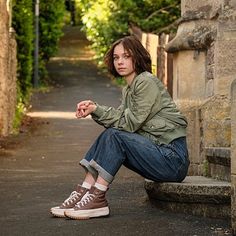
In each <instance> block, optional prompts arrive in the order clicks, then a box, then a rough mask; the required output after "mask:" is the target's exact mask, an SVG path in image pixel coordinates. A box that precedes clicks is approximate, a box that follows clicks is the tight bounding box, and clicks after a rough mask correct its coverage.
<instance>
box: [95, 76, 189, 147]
mask: <svg viewBox="0 0 236 236" xmlns="http://www.w3.org/2000/svg"><path fill="white" fill-rule="evenodd" d="M96 105H97V108H96V110H95V111H94V112H93V113H92V114H91V115H92V118H93V119H94V120H95V121H96V122H97V123H98V124H100V125H103V126H104V127H106V128H109V127H113V128H116V129H119V130H124V131H128V132H133V133H138V134H140V135H142V136H144V137H146V138H148V139H150V140H151V141H153V142H154V143H156V144H168V143H170V142H171V141H172V140H174V139H176V138H179V137H184V136H186V127H187V120H186V118H185V117H184V116H183V115H182V114H181V113H180V111H179V110H178V108H177V106H176V104H175V103H174V101H173V99H172V98H171V96H170V95H169V93H168V92H167V90H166V89H165V87H164V85H163V83H162V82H161V81H160V80H159V79H158V78H157V77H156V76H154V75H153V74H151V73H149V72H143V73H141V74H139V75H138V76H136V77H135V78H134V80H133V81H132V83H131V85H126V86H125V87H124V88H123V91H122V102H121V105H120V106H119V107H118V108H117V109H115V108H113V107H108V106H103V105H99V104H97V103H96Z"/></svg>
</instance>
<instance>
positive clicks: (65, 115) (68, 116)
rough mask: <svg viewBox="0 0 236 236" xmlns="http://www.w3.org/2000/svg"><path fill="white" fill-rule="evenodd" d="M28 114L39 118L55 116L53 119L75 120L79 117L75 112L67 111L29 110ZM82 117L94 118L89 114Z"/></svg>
mask: <svg viewBox="0 0 236 236" xmlns="http://www.w3.org/2000/svg"><path fill="white" fill-rule="evenodd" d="M27 115H28V116H30V117H37V118H53V119H57V118H58V119H68V120H72V119H73V120H74V119H77V118H76V116H75V112H69V111H68V112H65V111H35V112H28V113H27ZM82 119H92V118H91V116H90V115H89V116H87V117H86V118H82Z"/></svg>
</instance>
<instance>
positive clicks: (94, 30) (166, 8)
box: [76, 0, 180, 63]
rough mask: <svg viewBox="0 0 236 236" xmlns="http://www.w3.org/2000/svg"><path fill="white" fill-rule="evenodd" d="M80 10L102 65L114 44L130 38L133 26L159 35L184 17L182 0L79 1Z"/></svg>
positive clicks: (86, 30) (79, 14) (84, 28)
mask: <svg viewBox="0 0 236 236" xmlns="http://www.w3.org/2000/svg"><path fill="white" fill-rule="evenodd" d="M76 6H77V12H78V14H77V15H78V16H79V17H81V19H80V20H81V22H82V24H83V28H82V29H83V30H84V31H85V32H86V35H87V38H88V39H89V40H90V41H91V42H92V47H93V49H94V50H95V53H96V58H97V59H98V61H99V62H100V63H101V61H102V58H103V56H104V54H105V52H106V51H107V49H108V48H109V46H110V44H111V43H112V42H114V41H115V40H117V39H118V38H120V37H122V36H124V35H128V34H129V26H130V24H134V25H137V26H139V27H140V28H141V29H142V30H143V31H146V32H155V33H158V32H160V31H161V30H162V29H163V28H164V27H166V26H168V25H169V24H171V23H173V22H174V21H175V20H177V19H178V18H179V17H180V0H94V1H89V0H76ZM77 21H79V20H77Z"/></svg>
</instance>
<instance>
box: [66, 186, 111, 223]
mask: <svg viewBox="0 0 236 236" xmlns="http://www.w3.org/2000/svg"><path fill="white" fill-rule="evenodd" d="M105 194H106V192H104V191H101V190H99V189H97V188H96V187H94V186H93V187H92V188H91V189H90V190H89V193H88V195H87V196H86V197H85V198H83V200H82V201H80V202H78V203H77V204H76V205H75V207H74V208H73V209H68V210H66V211H65V216H67V217H69V218H72V219H78V220H83V219H89V218H92V217H101V216H107V215H109V207H108V203H107V200H106V198H105Z"/></svg>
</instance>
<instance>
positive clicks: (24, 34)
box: [12, 0, 65, 128]
mask: <svg viewBox="0 0 236 236" xmlns="http://www.w3.org/2000/svg"><path fill="white" fill-rule="evenodd" d="M12 6H13V7H12V26H13V28H14V29H15V31H16V41H17V63H18V68H17V107H16V114H15V122H14V127H15V128H17V127H18V126H19V124H20V122H21V118H22V117H23V115H24V113H25V110H26V107H27V104H28V100H29V98H30V92H31V89H32V76H33V62H34V60H33V49H34V38H35V32H34V1H32V0H13V2H12ZM39 8H40V17H39V24H40V25H39V28H40V33H39V35H40V36H39V42H40V45H39V46H40V48H39V71H40V80H41V81H43V79H44V77H45V76H46V74H47V71H46V63H47V61H48V60H49V58H50V57H52V56H53V55H55V53H56V51H57V47H58V41H59V38H60V37H61V36H62V27H63V20H64V18H63V16H64V13H65V5H64V0H51V1H46V0H40V7H39Z"/></svg>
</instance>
